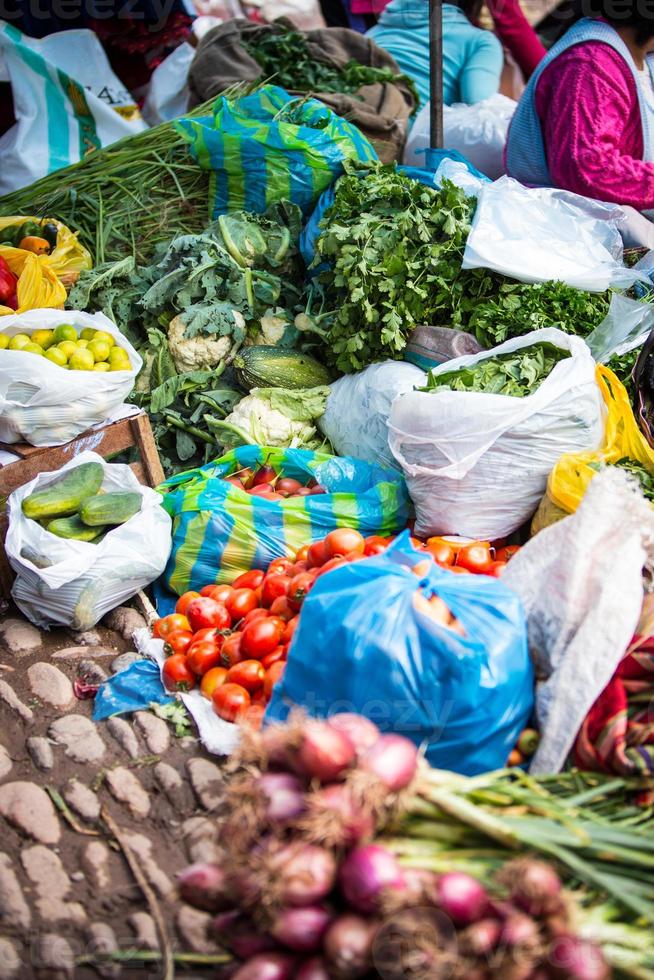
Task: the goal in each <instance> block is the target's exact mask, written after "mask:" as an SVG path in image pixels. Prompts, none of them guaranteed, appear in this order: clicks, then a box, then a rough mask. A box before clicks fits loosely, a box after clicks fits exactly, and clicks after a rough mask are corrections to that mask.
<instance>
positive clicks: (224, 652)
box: [220, 633, 245, 668]
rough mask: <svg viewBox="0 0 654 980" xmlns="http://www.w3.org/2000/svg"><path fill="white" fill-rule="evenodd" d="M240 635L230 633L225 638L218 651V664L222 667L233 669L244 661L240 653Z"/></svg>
mask: <svg viewBox="0 0 654 980" xmlns="http://www.w3.org/2000/svg"><path fill="white" fill-rule="evenodd" d="M241 637H242V634H241V633H231V634H230V636H226V637H225V640H224V643H223V645H222V647H221V649H220V663H221V665H222V666H223V667H227V668H229V667H233V666H234V664H239V663H240V662H241V661H242V660H245V654H243V653H241Z"/></svg>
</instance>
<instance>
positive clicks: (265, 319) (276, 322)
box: [252, 310, 290, 347]
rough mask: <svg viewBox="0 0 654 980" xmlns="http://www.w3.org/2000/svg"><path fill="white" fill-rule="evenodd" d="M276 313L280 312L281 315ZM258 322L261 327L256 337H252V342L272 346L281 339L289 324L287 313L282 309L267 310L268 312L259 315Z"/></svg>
mask: <svg viewBox="0 0 654 980" xmlns="http://www.w3.org/2000/svg"><path fill="white" fill-rule="evenodd" d="M278 313H281V314H282V315H281V316H279V315H278ZM259 323H260V327H261V329H260V330H259V332H258V333H257V335H256V337H254V338H253V340H252V343H253V344H270V345H271V346H272V347H274V346H275V345H276V344H278V343H279V342H280V341H281V339H282V337H283V336H284V334H285V332H286V330H287V329H288V327H289V326H290V323H289V320H288V318H287V315H286V313H285V312H284V311H283V310H280V311H277V310H275V311H272V310H268V312H267V313H266V314H265V315H264V316H262V317H261V320H260V321H259Z"/></svg>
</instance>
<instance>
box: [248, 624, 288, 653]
mask: <svg viewBox="0 0 654 980" xmlns="http://www.w3.org/2000/svg"><path fill="white" fill-rule="evenodd" d="M285 629H286V623H285V622H284V620H283V619H279V618H277V617H276V616H270V617H268V619H257V620H255V621H254V622H253V623H248V625H247V626H246V627H245V629H244V630H243V633H242V634H241V635H242V637H243V639H242V641H241V649H242V651H243V653H244V654H245V656H246V657H248V658H249V657H251V658H252V659H253V660H260V659H261V658H262V657H265V656H266V654H267V653H272V651H273V650H274V649H275V647H277V646H279V641H280V640H281V638H282V635H283V633H284V630H285Z"/></svg>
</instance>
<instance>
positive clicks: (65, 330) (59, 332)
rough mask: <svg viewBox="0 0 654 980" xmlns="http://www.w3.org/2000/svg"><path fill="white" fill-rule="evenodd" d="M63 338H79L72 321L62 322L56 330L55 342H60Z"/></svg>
mask: <svg viewBox="0 0 654 980" xmlns="http://www.w3.org/2000/svg"><path fill="white" fill-rule="evenodd" d="M62 340H77V330H76V329H75V327H74V326H73V325H72V324H71V323H60V324H59V326H58V327H55V330H54V342H55V344H58V343H60V342H61V341H62Z"/></svg>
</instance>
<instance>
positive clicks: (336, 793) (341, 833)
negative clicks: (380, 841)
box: [311, 783, 376, 847]
mask: <svg viewBox="0 0 654 980" xmlns="http://www.w3.org/2000/svg"><path fill="white" fill-rule="evenodd" d="M311 806H312V809H313V813H314V815H315V816H316V818H319V817H320V816H321V815H323V814H324V816H325V820H326V821H329V822H330V824H331V826H328V827H326V828H325V831H326V832H325V839H326V840H327V839H329V840H330V841H333V844H334V846H335V847H353V846H355V845H357V844H361V843H362V842H363V841H365V840H369V839H370V838H371V837H372V836H373V835H374V833H375V829H376V823H375V818H374V816H373V814H372V813H371V812H370V811H369V810H366V809H364V807H363V806H362V805H360V804H359V803H357V801H356V800H355V799H354V796H353V795H352V791H351V790H350V789H349V788H348V787H347V786H345V785H344V784H343V783H332V784H331V785H330V786H324V787H323V788H322V789H319V790H318V791H317V792H316V793H314V794H312V799H311Z"/></svg>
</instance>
